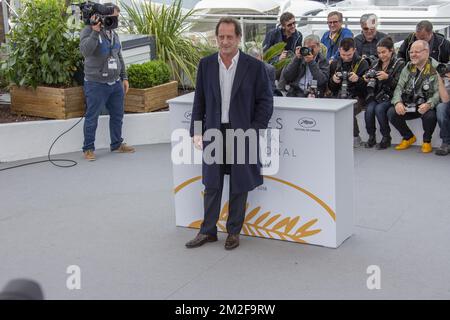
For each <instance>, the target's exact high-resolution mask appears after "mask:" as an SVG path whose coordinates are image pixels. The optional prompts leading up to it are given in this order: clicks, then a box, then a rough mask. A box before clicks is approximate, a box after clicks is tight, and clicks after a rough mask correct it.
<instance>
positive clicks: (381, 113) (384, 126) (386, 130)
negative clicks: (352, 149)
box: [364, 101, 391, 137]
mask: <svg viewBox="0 0 450 320" xmlns="http://www.w3.org/2000/svg"><path fill="white" fill-rule="evenodd" d="M390 107H391V102H390V101H385V102H380V103H378V102H376V101H371V102H370V103H369V104H368V105H367V110H366V113H365V114H364V118H365V120H366V130H367V133H368V134H369V136H375V132H376V127H375V117H376V119H377V120H378V123H379V124H380V132H381V134H382V135H383V137H390V136H391V127H390V126H389V120H388V117H387V111H388V109H389V108H390Z"/></svg>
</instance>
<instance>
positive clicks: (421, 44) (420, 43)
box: [411, 40, 430, 51]
mask: <svg viewBox="0 0 450 320" xmlns="http://www.w3.org/2000/svg"><path fill="white" fill-rule="evenodd" d="M413 48H415V49H418V50H423V49H425V50H428V51H430V45H429V44H428V42H426V41H425V40H416V41H414V43H413V44H412V45H411V50H412V49H413Z"/></svg>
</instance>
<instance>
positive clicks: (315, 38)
mask: <svg viewBox="0 0 450 320" xmlns="http://www.w3.org/2000/svg"><path fill="white" fill-rule="evenodd" d="M309 41H312V42H315V43H316V44H320V37H319V36H318V35H317V34H310V35H308V36H306V37H305V38H304V39H303V45H305V43H306V42H309Z"/></svg>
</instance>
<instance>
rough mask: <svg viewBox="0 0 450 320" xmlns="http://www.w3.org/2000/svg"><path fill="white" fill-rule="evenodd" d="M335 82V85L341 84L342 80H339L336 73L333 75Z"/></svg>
mask: <svg viewBox="0 0 450 320" xmlns="http://www.w3.org/2000/svg"><path fill="white" fill-rule="evenodd" d="M332 79H333V82H334V83H341V79H339V77H338V76H337V74H336V73H335V74H333V78H332Z"/></svg>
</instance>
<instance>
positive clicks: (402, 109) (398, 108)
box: [395, 102, 406, 116]
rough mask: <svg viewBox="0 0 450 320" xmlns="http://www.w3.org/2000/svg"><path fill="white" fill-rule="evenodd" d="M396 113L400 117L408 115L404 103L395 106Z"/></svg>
mask: <svg viewBox="0 0 450 320" xmlns="http://www.w3.org/2000/svg"><path fill="white" fill-rule="evenodd" d="M395 112H397V114H398V115H401V116H403V115H405V113H406V107H405V105H404V104H403V103H402V102H399V103H397V104H396V105H395Z"/></svg>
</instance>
